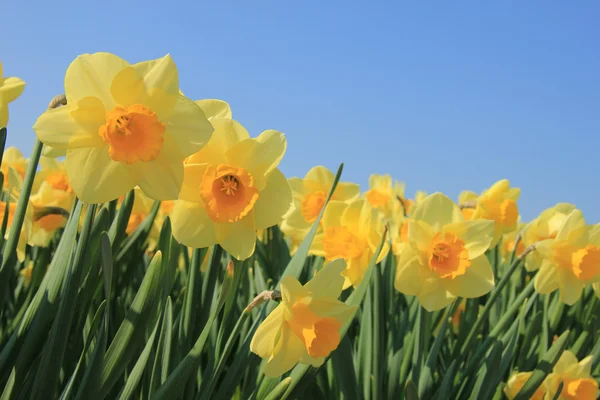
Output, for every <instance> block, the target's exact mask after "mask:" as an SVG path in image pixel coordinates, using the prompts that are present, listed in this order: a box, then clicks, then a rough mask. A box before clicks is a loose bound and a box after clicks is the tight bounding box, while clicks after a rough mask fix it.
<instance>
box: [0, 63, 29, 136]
mask: <svg viewBox="0 0 600 400" xmlns="http://www.w3.org/2000/svg"><path fill="white" fill-rule="evenodd" d="M3 76H4V72H3V69H2V62H0V128H4V127H6V125H8V103H10V102H13V101H15V99H16V98H17V97H19V96H20V95H21V93H23V89H25V82H23V81H22V80H21V79H19V78H15V77H6V78H3Z"/></svg>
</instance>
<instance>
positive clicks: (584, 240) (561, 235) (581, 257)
mask: <svg viewBox="0 0 600 400" xmlns="http://www.w3.org/2000/svg"><path fill="white" fill-rule="evenodd" d="M536 249H537V250H538V251H539V253H540V254H541V255H542V257H543V261H542V264H541V267H540V270H539V272H538V273H537V275H536V277H535V283H534V284H535V289H536V290H537V291H538V292H539V293H541V294H547V293H551V292H553V291H555V290H557V289H558V290H559V296H560V299H561V301H563V302H564V303H566V304H569V305H573V304H575V302H577V300H579V298H580V297H581V292H582V291H583V288H584V286H585V285H586V284H588V283H594V282H598V281H600V224H598V225H586V223H585V220H584V218H583V214H582V213H581V211H579V210H574V211H572V212H571V213H570V214H569V216H568V217H567V218H565V220H564V221H563V223H562V225H561V226H560V228H559V229H558V232H557V234H556V238H555V239H547V240H544V241H541V242H538V244H537V245H536Z"/></svg>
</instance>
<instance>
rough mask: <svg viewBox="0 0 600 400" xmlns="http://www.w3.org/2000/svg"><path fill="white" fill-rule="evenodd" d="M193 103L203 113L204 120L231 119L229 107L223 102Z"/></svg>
mask: <svg viewBox="0 0 600 400" xmlns="http://www.w3.org/2000/svg"><path fill="white" fill-rule="evenodd" d="M194 103H196V104H197V105H198V106H199V107H200V108H201V109H202V111H204V115H206V118H229V119H231V118H232V117H231V107H230V106H229V104H228V103H227V102H225V101H223V100H217V99H203V100H196V101H195V102H194Z"/></svg>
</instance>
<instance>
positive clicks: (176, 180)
mask: <svg viewBox="0 0 600 400" xmlns="http://www.w3.org/2000/svg"><path fill="white" fill-rule="evenodd" d="M132 169H133V170H134V171H135V173H136V175H137V176H138V177H139V181H138V185H139V186H140V188H141V189H142V190H143V191H144V193H145V194H146V196H148V197H150V198H151V199H154V200H175V199H177V196H178V195H179V192H180V191H181V184H182V183H183V163H181V162H179V163H169V162H167V160H165V159H164V158H163V157H160V156H159V157H158V158H157V159H156V160H154V161H150V162H138V163H136V164H134V165H133V168H132Z"/></svg>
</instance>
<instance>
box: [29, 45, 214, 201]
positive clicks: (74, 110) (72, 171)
mask: <svg viewBox="0 0 600 400" xmlns="http://www.w3.org/2000/svg"><path fill="white" fill-rule="evenodd" d="M65 94H66V97H67V105H66V106H63V107H59V108H55V109H53V110H49V111H47V112H45V113H44V114H42V115H41V116H40V117H39V118H38V120H37V122H36V123H35V126H34V129H35V131H36V133H37V136H38V138H39V139H40V140H41V141H42V142H43V143H44V144H45V145H48V146H50V147H53V148H56V149H62V150H66V170H67V175H68V177H69V182H70V184H71V186H72V187H73V190H74V191H75V193H76V195H77V197H79V198H80V199H81V200H82V202H84V203H102V202H106V201H110V200H113V199H116V198H118V197H119V196H122V195H124V194H126V193H127V192H128V191H130V190H131V189H133V188H134V187H135V186H138V185H139V187H140V188H141V189H142V190H143V191H144V193H145V194H146V195H148V196H149V197H151V198H153V199H156V200H170V199H176V198H177V195H178V194H179V191H180V189H181V183H182V181H183V160H184V158H185V157H187V156H189V155H191V154H193V153H194V152H196V151H198V150H200V149H201V148H202V146H203V145H204V144H205V143H206V142H207V141H208V140H209V138H210V135H211V132H212V127H211V125H210V123H209V122H208V120H207V119H206V117H205V115H204V112H203V111H202V109H201V108H200V107H199V106H198V105H197V104H195V103H194V102H193V101H191V100H189V99H188V98H186V97H185V96H182V95H181V94H179V78H178V72H177V67H176V66H175V63H174V62H173V60H172V58H171V57H170V56H169V55H167V56H165V57H163V58H160V59H157V60H152V61H146V62H141V63H138V64H133V65H130V64H129V63H127V62H126V61H125V60H123V59H121V58H119V57H117V56H115V55H112V54H108V53H96V54H84V55H81V56H79V57H77V58H76V59H75V61H73V62H72V63H71V65H70V66H69V68H68V70H67V73H66V76H65Z"/></svg>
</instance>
